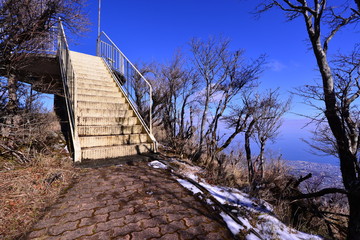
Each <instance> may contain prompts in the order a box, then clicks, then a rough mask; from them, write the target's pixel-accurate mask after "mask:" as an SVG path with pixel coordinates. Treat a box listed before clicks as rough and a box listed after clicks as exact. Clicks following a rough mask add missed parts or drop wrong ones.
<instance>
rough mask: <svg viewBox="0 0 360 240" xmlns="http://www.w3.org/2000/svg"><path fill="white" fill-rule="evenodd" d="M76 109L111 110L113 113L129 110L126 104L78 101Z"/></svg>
mask: <svg viewBox="0 0 360 240" xmlns="http://www.w3.org/2000/svg"><path fill="white" fill-rule="evenodd" d="M77 106H78V109H79V111H80V109H103V110H108V109H112V110H113V111H117V110H128V109H129V108H130V106H129V104H128V103H99V102H91V101H88V102H85V101H78V104H77Z"/></svg>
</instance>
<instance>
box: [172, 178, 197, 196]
mask: <svg viewBox="0 0 360 240" xmlns="http://www.w3.org/2000/svg"><path fill="white" fill-rule="evenodd" d="M176 180H177V181H178V182H179V183H180V184H181V185H182V186H183V187H184V188H187V189H189V190H190V191H191V192H193V193H194V194H197V193H203V192H202V191H201V190H200V189H198V188H197V187H195V186H194V185H193V184H191V183H190V182H188V181H186V180H184V179H176Z"/></svg>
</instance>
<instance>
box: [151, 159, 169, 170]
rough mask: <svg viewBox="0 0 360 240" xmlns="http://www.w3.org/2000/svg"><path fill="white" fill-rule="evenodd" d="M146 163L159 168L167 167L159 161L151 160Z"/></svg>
mask: <svg viewBox="0 0 360 240" xmlns="http://www.w3.org/2000/svg"><path fill="white" fill-rule="evenodd" d="M148 165H149V166H150V167H153V168H161V169H167V166H166V165H165V164H163V163H161V162H159V161H156V160H155V161H152V162H149V163H148Z"/></svg>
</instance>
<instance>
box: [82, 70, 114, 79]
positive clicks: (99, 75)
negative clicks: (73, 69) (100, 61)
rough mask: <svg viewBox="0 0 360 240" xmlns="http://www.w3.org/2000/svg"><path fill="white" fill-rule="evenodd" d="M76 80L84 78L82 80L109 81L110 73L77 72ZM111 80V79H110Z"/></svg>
mask: <svg viewBox="0 0 360 240" xmlns="http://www.w3.org/2000/svg"><path fill="white" fill-rule="evenodd" d="M75 76H76V77H77V78H84V79H94V80H98V79H99V80H104V79H106V80H110V79H111V75H110V73H108V72H106V73H97V72H94V73H83V72H77V73H76V75H75ZM111 80H112V79H111Z"/></svg>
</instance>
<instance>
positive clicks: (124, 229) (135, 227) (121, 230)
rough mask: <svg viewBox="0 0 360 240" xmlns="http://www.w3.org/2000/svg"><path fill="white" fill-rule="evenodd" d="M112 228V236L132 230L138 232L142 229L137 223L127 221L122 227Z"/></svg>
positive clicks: (122, 234)
mask: <svg viewBox="0 0 360 240" xmlns="http://www.w3.org/2000/svg"><path fill="white" fill-rule="evenodd" d="M112 230H113V237H118V236H126V235H128V234H131V233H133V232H139V231H141V230H142V228H141V227H140V225H139V224H137V223H129V224H126V225H124V226H123V227H114V228H112Z"/></svg>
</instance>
